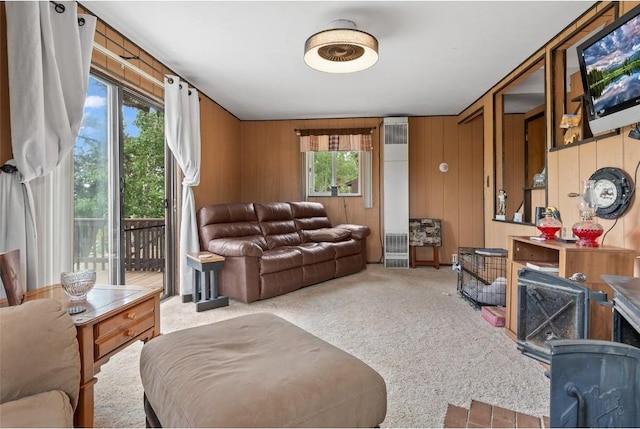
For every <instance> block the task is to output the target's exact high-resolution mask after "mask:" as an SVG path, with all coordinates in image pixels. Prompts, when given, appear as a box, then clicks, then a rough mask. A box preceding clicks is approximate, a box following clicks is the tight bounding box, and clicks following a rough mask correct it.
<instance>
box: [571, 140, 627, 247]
mask: <svg viewBox="0 0 640 429" xmlns="http://www.w3.org/2000/svg"><path fill="white" fill-rule="evenodd" d="M623 132H624V129H620V134H619V135H617V136H612V137H609V138H607V139H604V140H598V141H596V142H595V144H591V145H590V146H593V148H594V150H593V151H592V152H591V154H590V157H589V158H586V157H584V156H583V155H582V153H581V154H580V157H581V159H582V158H586V159H591V160H593V161H594V162H593V163H592V164H591V165H589V166H588V170H587V171H584V170H583V169H582V168H581V174H582V178H583V179H588V178H589V177H590V176H591V175H592V174H593V172H594V171H596V170H597V169H599V168H603V167H617V168H622V169H624V164H625V160H624V158H623V156H624V149H625V145H624V142H623V139H624V138H625V137H627V135H628V131H627V134H623ZM627 138H628V137H627ZM636 142H637V141H636ZM594 151H595V153H594ZM626 171H627V173H629V175H630V176H633V169H632V170H631V171H629V170H626ZM598 222H599V223H600V224H601V225H602V226H603V227H604V230H605V232H606V231H608V230H609V229H611V228H613V229H611V231H609V233H607V236H606V238H605V240H606V241H605V244H607V245H610V246H624V241H625V240H624V232H625V231H624V228H623V227H622V222H621V220H618V222H617V223H616V222H615V220H612V219H598ZM614 224H615V227H614ZM603 237H604V236H603Z"/></svg>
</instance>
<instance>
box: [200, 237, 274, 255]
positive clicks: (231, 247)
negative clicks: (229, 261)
mask: <svg viewBox="0 0 640 429" xmlns="http://www.w3.org/2000/svg"><path fill="white" fill-rule="evenodd" d="M207 250H208V251H209V252H212V253H215V254H217V255H220V256H252V257H254V258H259V257H261V256H262V247H260V246H259V245H258V244H256V243H254V242H252V241H251V240H247V239H237V238H216V239H214V240H211V241H209V246H208V247H207Z"/></svg>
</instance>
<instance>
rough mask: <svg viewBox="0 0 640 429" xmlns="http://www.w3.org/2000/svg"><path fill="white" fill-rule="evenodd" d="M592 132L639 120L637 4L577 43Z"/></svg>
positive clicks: (639, 26)
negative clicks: (583, 40)
mask: <svg viewBox="0 0 640 429" xmlns="http://www.w3.org/2000/svg"><path fill="white" fill-rule="evenodd" d="M577 53H578V62H579V63H580V74H581V75H582V85H583V87H584V94H585V97H586V101H587V117H588V120H589V127H590V128H591V131H592V132H593V133H594V134H596V133H600V132H603V131H607V130H613V129H615V128H620V127H624V126H627V125H630V124H633V123H636V122H640V5H639V6H636V7H634V8H633V9H631V10H630V11H629V12H627V13H626V14H624V15H623V16H621V17H620V18H618V19H616V20H615V21H614V22H613V23H611V24H610V25H607V26H606V27H604V28H603V29H601V30H599V31H598V32H596V33H595V34H594V35H593V36H591V37H589V38H588V39H587V40H586V41H585V42H583V43H581V44H580V45H578V46H577Z"/></svg>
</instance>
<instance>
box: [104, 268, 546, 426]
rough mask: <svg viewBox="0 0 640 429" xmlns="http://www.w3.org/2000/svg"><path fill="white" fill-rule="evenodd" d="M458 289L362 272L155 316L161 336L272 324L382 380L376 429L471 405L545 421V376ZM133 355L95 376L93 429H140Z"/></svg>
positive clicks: (397, 273) (429, 271)
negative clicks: (264, 315)
mask: <svg viewBox="0 0 640 429" xmlns="http://www.w3.org/2000/svg"><path fill="white" fill-rule="evenodd" d="M456 281H457V274H456V273H455V272H453V271H452V270H451V269H450V267H446V266H445V267H441V268H440V269H439V270H436V269H434V268H431V267H420V268H417V269H408V270H405V269H388V268H384V267H383V266H381V265H369V266H368V267H367V270H366V271H364V272H361V273H358V274H355V275H351V276H347V277H343V278H340V279H336V280H332V281H329V282H325V283H322V284H319V285H315V286H311V287H307V288H304V289H301V290H298V291H296V292H293V293H289V294H287V295H284V296H280V297H276V298H272V299H268V300H266V301H261V302H255V303H252V304H242V303H238V302H234V301H232V302H231V305H230V306H229V307H224V308H220V309H215V310H209V311H205V312H201V313H196V311H195V306H194V304H192V303H187V304H183V303H181V302H180V298H179V297H173V298H170V299H168V300H166V301H164V302H162V304H161V306H160V315H161V316H160V318H161V325H162V332H163V333H168V332H172V331H175V330H178V329H183V328H187V327H191V326H199V325H203V324H207V323H212V322H216V321H219V320H223V319H228V318H230V317H235V316H240V315H243V314H248V313H256V312H264V311H267V312H271V313H274V314H277V315H279V316H280V317H283V318H285V319H287V320H289V321H290V322H292V323H294V324H296V325H298V326H300V327H301V328H303V329H306V330H307V331H309V332H311V333H313V334H314V335H316V336H318V337H320V338H322V339H323V340H325V341H328V342H329V343H332V344H334V345H336V346H337V347H340V348H342V349H343V350H345V351H347V352H349V353H351V354H353V355H355V356H357V357H358V358H360V359H361V360H363V361H364V362H366V363H367V364H369V365H370V366H371V367H373V368H374V369H375V370H377V371H378V372H379V373H380V374H381V375H382V377H383V378H384V379H385V381H386V383H387V391H388V409H387V418H386V419H385V421H384V423H383V424H382V427H442V426H443V424H444V417H445V414H446V411H447V404H449V403H450V404H454V405H458V406H461V407H466V408H468V407H469V406H470V404H471V400H472V399H475V400H479V401H483V402H486V403H490V404H493V405H495V406H500V407H504V408H507V409H510V410H514V411H517V412H521V413H525V414H530V415H534V416H543V415H548V413H549V383H548V380H547V378H546V377H545V376H544V369H543V367H542V366H541V365H539V364H538V363H536V362H535V361H534V360H532V359H530V358H527V357H525V356H523V355H521V354H520V352H518V351H517V350H516V345H515V343H514V342H513V341H511V340H510V339H509V338H508V337H507V336H506V335H505V334H504V333H503V330H502V329H501V328H495V327H493V326H491V325H490V324H489V323H488V322H486V321H485V320H484V319H483V318H482V317H481V315H480V311H478V310H475V309H474V308H473V307H471V306H470V305H469V304H468V303H467V302H466V301H465V300H463V299H462V298H460V297H459V296H458V295H457V293H456ZM141 348H142V343H139V344H136V345H133V346H131V347H129V348H127V349H125V350H123V351H122V352H120V353H119V354H117V355H116V356H115V357H113V358H112V359H111V361H110V362H109V363H107V364H106V365H104V366H103V367H102V372H101V373H100V374H99V375H98V383H97V384H96V385H95V425H96V427H144V424H145V419H144V410H143V406H142V394H143V392H142V385H141V382H140V377H139V372H138V364H139V356H140V349H141ZM194 394H197V392H194ZM211 406H212V407H215V404H212V405H211Z"/></svg>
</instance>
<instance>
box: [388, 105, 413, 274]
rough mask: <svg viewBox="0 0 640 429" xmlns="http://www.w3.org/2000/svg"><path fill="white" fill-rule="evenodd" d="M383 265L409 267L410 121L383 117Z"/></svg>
mask: <svg viewBox="0 0 640 429" xmlns="http://www.w3.org/2000/svg"><path fill="white" fill-rule="evenodd" d="M383 128H384V141H383V145H382V146H383V154H382V155H383V171H382V174H383V185H384V188H383V189H384V192H383V198H384V201H383V209H384V210H383V216H384V221H383V234H384V238H385V239H384V243H385V246H384V266H385V267H386V268H409V150H408V149H409V121H408V118H406V117H399V118H384V121H383Z"/></svg>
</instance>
